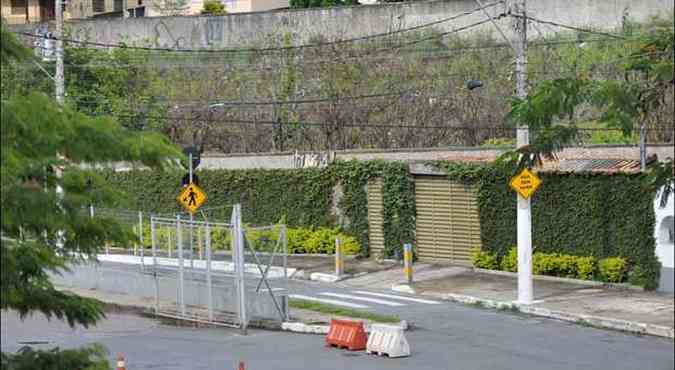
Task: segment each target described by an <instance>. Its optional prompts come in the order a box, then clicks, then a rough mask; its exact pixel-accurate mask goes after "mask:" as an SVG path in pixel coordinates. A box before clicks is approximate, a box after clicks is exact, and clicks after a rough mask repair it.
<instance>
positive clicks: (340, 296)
mask: <svg viewBox="0 0 675 370" xmlns="http://www.w3.org/2000/svg"><path fill="white" fill-rule="evenodd" d="M319 294H321V295H327V296H330V297H338V298H345V299H353V300H355V301H366V302H372V303H377V304H383V305H385V306H394V307H399V306H405V304H403V303H397V302H390V301H385V300H383V299H377V298H369V297H359V296H356V295H351V294H340V293H327V292H324V293H319Z"/></svg>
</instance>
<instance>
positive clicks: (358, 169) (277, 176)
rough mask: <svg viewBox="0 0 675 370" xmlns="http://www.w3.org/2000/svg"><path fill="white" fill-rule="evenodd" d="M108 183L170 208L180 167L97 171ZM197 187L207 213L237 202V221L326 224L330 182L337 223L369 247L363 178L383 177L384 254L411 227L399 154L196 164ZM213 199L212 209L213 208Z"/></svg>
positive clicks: (137, 203)
mask: <svg viewBox="0 0 675 370" xmlns="http://www.w3.org/2000/svg"><path fill="white" fill-rule="evenodd" d="M103 175H104V176H105V178H106V179H107V181H108V183H109V184H110V185H111V186H112V187H114V188H116V189H119V190H121V191H123V192H125V193H126V194H127V195H128V196H129V198H130V199H131V207H132V208H136V209H142V210H145V211H148V212H154V213H166V214H170V213H175V212H180V211H181V208H180V206H179V205H178V204H177V202H176V196H177V195H178V193H179V191H180V189H181V186H180V180H181V178H182V176H183V175H184V172H178V171H174V172H166V171H165V172H159V171H149V170H134V171H128V172H113V171H104V172H103ZM197 175H198V177H199V180H200V187H201V188H202V189H203V190H204V192H205V193H206V195H207V197H208V200H207V203H206V204H205V205H204V208H206V209H208V208H212V210H210V211H209V216H210V217H211V218H213V219H220V220H227V219H228V217H229V215H230V212H231V210H230V209H229V208H228V207H226V206H227V205H232V204H235V203H240V204H241V205H242V213H243V221H244V222H245V223H247V224H250V225H262V224H272V223H276V222H278V221H279V220H280V219H282V217H285V220H286V223H287V224H288V226H289V227H331V226H340V225H337V220H336V219H335V217H334V216H333V213H332V210H331V204H332V196H333V189H334V188H335V186H336V185H338V184H339V185H340V186H341V187H342V193H343V195H342V197H341V199H340V201H339V203H338V208H339V209H340V211H341V212H342V213H343V214H344V216H345V217H346V219H347V220H348V221H347V222H346V223H345V225H341V226H343V229H344V231H345V232H346V233H347V234H349V235H351V236H353V237H355V238H356V241H357V242H358V244H359V245H361V252H360V254H361V256H368V255H369V237H368V231H369V230H368V208H367V204H368V194H367V184H368V181H369V180H371V179H375V178H382V179H383V203H384V215H383V217H384V220H385V222H384V230H383V231H384V235H385V255H386V257H392V256H395V255H396V254H397V252H396V251H397V250H398V249H402V245H403V243H411V242H413V239H414V230H415V192H414V183H413V179H412V177H411V176H410V174H409V173H408V167H407V165H406V164H405V163H403V162H384V161H370V162H363V161H345V162H336V163H334V164H331V165H330V166H328V167H327V168H321V169H297V170H262V169H256V170H200V171H197ZM214 207H217V208H216V209H213V208H214Z"/></svg>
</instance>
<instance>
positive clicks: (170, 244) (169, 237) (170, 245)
mask: <svg viewBox="0 0 675 370" xmlns="http://www.w3.org/2000/svg"><path fill="white" fill-rule="evenodd" d="M167 238H168V239H169V240H168V242H169V244H167V245H168V248H169V251H168V253H169V256H168V257H169V258H171V247H172V246H173V244H172V243H171V229H169V232H168V237H167Z"/></svg>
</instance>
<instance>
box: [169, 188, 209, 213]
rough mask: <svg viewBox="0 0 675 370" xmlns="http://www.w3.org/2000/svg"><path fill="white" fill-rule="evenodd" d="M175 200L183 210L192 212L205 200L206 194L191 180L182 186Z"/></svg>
mask: <svg viewBox="0 0 675 370" xmlns="http://www.w3.org/2000/svg"><path fill="white" fill-rule="evenodd" d="M176 200H178V203H180V205H182V206H183V208H185V210H187V211H188V212H190V213H192V214H194V213H195V212H197V210H198V209H199V207H201V206H202V204H204V202H206V194H205V193H204V191H203V190H202V189H201V188H200V187H199V186H197V184H195V183H193V182H191V183H189V184H188V185H187V186H186V187H184V188H183V191H181V192H180V195H178V198H176Z"/></svg>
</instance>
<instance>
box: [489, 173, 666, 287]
mask: <svg viewBox="0 0 675 370" xmlns="http://www.w3.org/2000/svg"><path fill="white" fill-rule="evenodd" d="M539 176H540V178H541V179H542V181H543V183H542V186H541V187H540V188H539V190H537V192H536V193H535V195H534V196H533V198H532V245H533V248H535V251H541V252H546V253H565V254H572V255H578V256H594V257H597V258H605V257H612V256H620V257H624V258H626V259H627V260H628V262H629V265H630V267H631V270H630V272H629V281H630V282H631V283H633V284H636V285H641V286H644V287H646V288H650V289H653V288H656V284H657V282H658V280H659V272H660V266H659V262H658V260H657V258H656V255H655V249H654V248H655V240H654V237H653V235H654V223H655V216H654V209H653V204H654V196H655V190H654V189H652V188H651V186H650V185H649V182H648V181H647V178H646V177H645V176H644V175H635V174H633V175H629V174H592V173H585V174H581V173H565V174H563V173H559V174H558V173H540V174H539ZM478 183H479V190H478V205H479V213H480V219H481V240H482V243H483V249H485V250H489V251H492V252H496V253H497V254H499V255H502V256H503V255H505V254H506V253H507V251H508V249H509V248H510V247H512V246H515V245H516V196H515V193H514V192H513V191H512V190H511V189H510V188H509V187H508V185H507V184H508V176H506V175H504V174H500V173H499V172H498V171H485V172H484V176H482V177H481V178H480V179H479V180H478Z"/></svg>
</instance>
